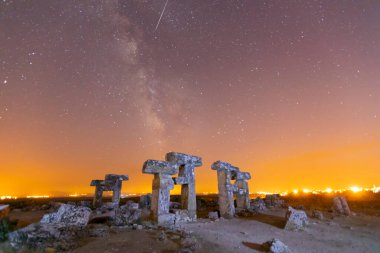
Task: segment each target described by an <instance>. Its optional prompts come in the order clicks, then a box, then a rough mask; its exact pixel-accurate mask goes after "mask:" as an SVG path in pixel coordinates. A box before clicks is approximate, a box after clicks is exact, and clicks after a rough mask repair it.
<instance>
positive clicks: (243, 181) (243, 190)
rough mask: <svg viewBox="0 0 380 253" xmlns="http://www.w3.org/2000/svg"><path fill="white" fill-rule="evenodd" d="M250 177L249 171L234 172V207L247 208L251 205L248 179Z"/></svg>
mask: <svg viewBox="0 0 380 253" xmlns="http://www.w3.org/2000/svg"><path fill="white" fill-rule="evenodd" d="M249 179H251V174H250V173H249V172H240V171H239V172H237V174H236V181H235V186H236V188H237V189H236V208H237V209H240V210H248V209H249V208H250V206H251V203H250V199H249V188H248V180H249Z"/></svg>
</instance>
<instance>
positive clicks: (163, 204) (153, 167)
mask: <svg viewBox="0 0 380 253" xmlns="http://www.w3.org/2000/svg"><path fill="white" fill-rule="evenodd" d="M142 172H143V173H145V174H153V175H154V178H153V184H152V202H151V215H152V218H153V219H154V220H155V221H156V222H158V223H159V224H162V225H165V224H170V223H172V222H174V215H171V214H169V206H170V190H172V189H173V188H174V182H173V179H172V178H171V175H174V174H177V172H178V168H177V167H176V166H174V165H172V164H170V163H169V162H167V161H158V160H147V161H146V162H145V163H144V165H143V169H142Z"/></svg>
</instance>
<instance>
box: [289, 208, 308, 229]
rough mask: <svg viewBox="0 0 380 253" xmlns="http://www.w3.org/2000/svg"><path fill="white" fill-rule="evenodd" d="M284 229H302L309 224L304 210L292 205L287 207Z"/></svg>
mask: <svg viewBox="0 0 380 253" xmlns="http://www.w3.org/2000/svg"><path fill="white" fill-rule="evenodd" d="M285 218H286V224H285V229H286V230H304V229H305V227H306V226H307V225H308V224H309V221H308V218H307V215H306V213H305V212H304V211H301V210H296V209H294V208H292V207H289V208H288V211H287V212H286V216H285Z"/></svg>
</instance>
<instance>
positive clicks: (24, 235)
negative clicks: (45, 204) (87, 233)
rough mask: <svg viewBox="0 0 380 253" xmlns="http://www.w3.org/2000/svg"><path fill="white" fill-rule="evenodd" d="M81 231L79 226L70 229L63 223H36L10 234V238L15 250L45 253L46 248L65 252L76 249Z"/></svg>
mask: <svg viewBox="0 0 380 253" xmlns="http://www.w3.org/2000/svg"><path fill="white" fill-rule="evenodd" d="M80 230H81V228H80V227H78V226H72V227H68V226H65V225H64V224H63V223H55V224H44V223H34V224H31V225H29V226H27V227H24V228H22V229H19V230H17V231H14V232H12V233H9V235H8V238H9V242H10V245H11V246H12V248H13V249H15V250H19V249H21V248H22V247H26V248H27V249H28V250H36V251H43V250H44V249H46V248H54V249H56V250H57V251H65V250H69V249H71V248H73V247H75V245H76V241H78V240H77V239H78V238H79V237H80V235H79V234H80Z"/></svg>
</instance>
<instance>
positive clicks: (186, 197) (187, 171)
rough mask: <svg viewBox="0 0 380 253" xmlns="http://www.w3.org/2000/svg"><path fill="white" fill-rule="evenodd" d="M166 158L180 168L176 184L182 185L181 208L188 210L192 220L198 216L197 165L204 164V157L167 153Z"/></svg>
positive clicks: (175, 179) (174, 178)
mask: <svg viewBox="0 0 380 253" xmlns="http://www.w3.org/2000/svg"><path fill="white" fill-rule="evenodd" d="M166 160H167V161H168V162H170V163H171V164H174V165H175V166H176V167H178V168H179V172H178V177H173V180H174V184H178V185H181V208H182V209H185V210H187V212H188V216H189V218H190V219H191V220H196V218H197V200H196V192H195V174H194V170H195V167H199V166H202V158H200V157H197V156H192V155H187V154H183V153H176V152H171V153H167V154H166Z"/></svg>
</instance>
